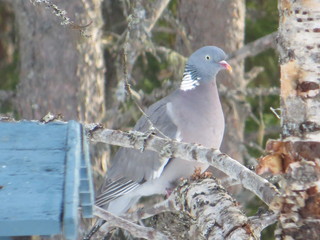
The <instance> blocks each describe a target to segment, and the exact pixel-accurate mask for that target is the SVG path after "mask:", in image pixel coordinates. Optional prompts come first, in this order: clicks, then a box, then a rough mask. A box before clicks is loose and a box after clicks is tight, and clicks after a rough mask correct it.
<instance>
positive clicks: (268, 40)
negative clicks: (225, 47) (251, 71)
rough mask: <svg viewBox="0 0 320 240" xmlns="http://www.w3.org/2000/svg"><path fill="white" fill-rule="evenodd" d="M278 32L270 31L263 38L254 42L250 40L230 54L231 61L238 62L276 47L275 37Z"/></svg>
mask: <svg viewBox="0 0 320 240" xmlns="http://www.w3.org/2000/svg"><path fill="white" fill-rule="evenodd" d="M277 34H278V32H273V33H270V34H268V35H266V36H264V37H262V38H259V39H257V40H255V41H253V42H250V43H248V44H246V45H245V46H243V47H242V48H240V49H239V50H237V51H236V52H234V53H232V54H230V57H229V59H230V62H236V61H239V60H242V59H245V58H247V57H252V56H256V55H258V54H259V53H261V52H263V51H265V50H267V49H269V48H274V47H275V38H276V36H277Z"/></svg>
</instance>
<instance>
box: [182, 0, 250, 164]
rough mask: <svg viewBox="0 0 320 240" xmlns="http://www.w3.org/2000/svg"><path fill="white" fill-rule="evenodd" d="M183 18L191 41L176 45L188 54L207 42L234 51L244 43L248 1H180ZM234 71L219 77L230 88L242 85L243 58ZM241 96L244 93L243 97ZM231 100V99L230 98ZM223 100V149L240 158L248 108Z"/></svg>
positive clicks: (226, 50) (235, 64) (227, 50)
mask: <svg viewBox="0 0 320 240" xmlns="http://www.w3.org/2000/svg"><path fill="white" fill-rule="evenodd" d="M178 11H179V12H178V14H179V18H180V21H181V22H182V23H183V25H184V26H185V28H186V34H187V37H188V39H189V40H190V44H187V43H186V42H183V41H182V39H181V38H178V40H177V44H176V46H177V49H178V50H179V51H180V52H182V53H183V54H184V55H185V56H188V55H190V54H191V53H192V52H193V51H194V50H196V49H197V48H200V47H203V46H205V45H215V46H218V47H221V48H222V49H224V50H225V52H226V53H232V52H234V51H236V50H238V49H239V48H241V47H242V46H243V41H244V18H245V2H244V1H243V0H230V1H212V0H203V1H197V0H191V1H181V2H180V4H179V10H178ZM232 68H233V74H232V75H228V74H227V73H225V74H223V73H222V74H221V75H220V76H219V79H221V78H223V79H222V81H220V82H221V83H222V84H223V85H224V86H226V87H227V88H228V89H238V88H239V89H242V88H243V87H244V86H245V83H244V79H243V71H244V70H243V61H242V60H240V61H237V62H235V63H233V65H232ZM240 98H241V97H240ZM229 100H230V99H229ZM229 100H228V101H223V109H224V113H225V119H226V132H225V137H224V141H223V144H222V147H221V149H222V151H223V152H226V153H228V154H229V155H230V156H232V157H234V158H235V159H239V160H240V161H241V159H242V154H241V146H242V144H243V134H244V125H245V119H246V111H245V109H244V106H243V105H241V103H239V102H235V101H229Z"/></svg>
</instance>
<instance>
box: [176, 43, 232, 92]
mask: <svg viewBox="0 0 320 240" xmlns="http://www.w3.org/2000/svg"><path fill="white" fill-rule="evenodd" d="M226 58H227V55H226V54H225V53H224V51H223V50H222V49H220V48H218V47H215V46H206V47H202V48H200V49H198V50H197V51H195V52H194V53H193V54H192V55H191V56H190V57H189V59H188V61H187V63H186V66H185V70H184V73H183V78H182V82H181V85H180V89H181V90H184V91H187V90H191V89H194V88H196V87H197V86H199V85H200V83H201V82H210V81H213V80H214V79H215V77H216V75H217V73H218V72H219V71H220V70H222V69H226V70H228V71H230V72H231V71H232V68H231V66H230V65H229V64H228V63H227V62H226V61H225V60H226Z"/></svg>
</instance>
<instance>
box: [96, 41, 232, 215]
mask: <svg viewBox="0 0 320 240" xmlns="http://www.w3.org/2000/svg"><path fill="white" fill-rule="evenodd" d="M226 58H227V55H226V54H225V53H224V51H223V50H221V49H220V48H218V47H215V46H206V47H202V48H200V49H198V50H197V51H195V52H194V53H193V54H192V55H191V56H190V58H189V59H188V61H187V63H186V66H185V70H184V73H183V78H182V81H181V85H180V88H179V89H177V90H176V91H174V92H173V93H172V94H170V95H169V96H167V97H165V98H163V99H161V100H160V101H158V102H156V103H154V104H153V105H151V106H150V107H149V109H148V110H147V111H146V114H147V115H148V116H149V119H150V120H151V122H152V124H153V126H150V123H149V121H148V120H147V118H146V117H145V116H142V117H141V118H140V119H139V120H138V122H137V124H136V125H135V127H134V130H136V131H140V132H147V131H148V130H150V128H151V127H154V129H155V132H156V134H157V135H159V136H163V135H165V136H166V137H169V138H172V139H175V140H178V141H183V142H189V143H198V144H202V145H203V146H205V147H208V148H216V149H219V148H220V145H221V142H222V138H223V133H224V127H225V123H224V115H223V112H222V107H221V103H220V99H219V94H218V89H217V84H216V75H217V73H218V72H219V71H220V70H222V69H227V70H229V71H231V70H232V69H231V66H230V65H229V64H228V63H227V62H226V61H225V60H226ZM159 158H160V155H159V154H158V153H156V152H153V151H149V150H146V151H144V152H141V151H139V150H136V149H129V148H120V149H119V151H118V152H117V153H116V154H115V156H114V159H113V160H112V166H111V167H110V169H109V170H108V172H107V176H106V179H105V182H104V184H103V186H102V188H101V193H100V195H99V196H98V197H97V199H96V205H97V206H100V207H104V208H105V209H107V210H108V211H109V212H111V213H114V214H117V215H120V214H122V213H124V212H126V211H127V210H128V209H129V208H130V207H131V206H132V205H133V204H135V203H136V202H137V201H138V200H139V198H140V197H142V196H150V195H153V194H165V193H166V190H168V189H172V188H174V187H175V183H176V182H177V180H178V179H180V178H182V177H190V176H191V175H192V173H193V172H194V170H195V168H199V167H200V168H201V170H202V171H205V170H206V169H207V168H208V165H207V164H204V163H199V162H196V161H195V162H190V161H184V160H183V159H179V158H174V159H166V160H165V161H164V164H162V165H161V163H160V161H159Z"/></svg>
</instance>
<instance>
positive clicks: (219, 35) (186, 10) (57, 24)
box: [0, 0, 280, 239]
mask: <svg viewBox="0 0 320 240" xmlns="http://www.w3.org/2000/svg"><path fill="white" fill-rule="evenodd" d="M35 2H36V1H17V0H15V1H5V0H1V1H0V114H1V115H0V116H1V118H2V119H3V118H5V117H6V116H10V117H13V118H15V119H40V118H41V117H42V116H44V115H46V114H47V112H49V111H50V112H53V113H55V114H62V115H63V116H64V119H65V120H69V119H76V120H79V121H82V122H101V123H103V124H104V125H105V126H106V127H108V128H113V129H123V130H128V129H130V128H131V127H132V125H133V124H134V123H135V122H136V120H137V119H138V118H139V117H140V115H141V112H140V111H139V110H138V108H137V106H136V105H135V104H134V102H137V103H138V104H139V105H140V106H141V107H142V108H146V107H147V106H149V105H150V104H151V103H153V102H155V101H156V100H158V99H159V98H161V97H163V96H166V95H167V94H168V93H169V92H171V91H172V90H173V89H175V88H176V87H177V86H178V85H179V82H180V80H181V76H182V71H183V67H184V61H185V58H184V57H188V56H189V54H190V53H192V52H193V51H194V50H196V49H197V48H199V47H201V46H204V45H217V46H219V47H221V48H223V49H224V50H225V51H226V52H227V53H228V54H229V55H230V63H231V65H232V67H233V68H234V74H233V75H228V74H227V73H223V74H221V75H220V76H219V77H218V78H220V80H219V89H220V92H221V97H222V99H223V107H224V111H225V114H226V120H227V126H226V128H227V132H226V136H225V140H224V144H223V147H222V151H224V152H226V153H228V154H229V155H231V156H232V157H233V158H235V159H237V160H239V161H241V162H243V163H244V164H246V165H247V166H250V167H251V166H252V167H254V165H255V164H256V160H255V159H256V158H259V157H260V156H261V155H263V153H264V146H265V143H266V141H267V140H268V139H269V138H278V136H279V132H280V123H279V119H278V118H277V117H276V114H274V113H273V111H271V108H272V109H277V108H278V107H279V67H278V56H277V53H276V50H275V38H274V37H270V38H268V40H267V42H268V43H267V44H265V45H258V47H256V46H255V45H253V46H251V47H250V48H249V50H248V49H247V50H246V51H247V54H248V57H245V58H244V57H241V56H240V55H239V52H237V50H239V49H242V47H243V46H245V45H246V44H249V43H251V42H254V41H256V40H257V39H260V38H262V37H264V36H266V35H268V34H271V33H274V32H276V31H277V28H278V18H279V16H278V11H277V1H275V0H247V1H244V0H230V1H221V0H215V1H211V0H201V1H196V0H190V1H182V0H181V1H180V0H172V1H170V2H169V3H168V5H167V6H165V8H164V10H163V12H162V11H160V12H161V15H160V17H159V20H158V19H156V20H155V21H154V19H153V17H154V16H156V13H157V11H158V12H159V9H161V7H160V5H156V4H159V3H161V2H166V1H155V0H154V1H152V0H149V1H147V0H143V1H142V0H141V1H129V0H128V1H125V0H123V1H111V0H104V1H102V2H101V3H100V1H95V0H87V1H76V0H73V1H69V0H68V1H59V0H55V1H52V3H54V4H56V5H55V6H58V8H59V9H60V10H66V14H65V15H63V14H61V12H60V14H59V12H58V10H57V9H56V10H57V11H56V12H55V13H52V12H53V11H54V7H53V5H51V6H50V4H49V3H48V1H38V2H39V3H38V4H35ZM32 3H34V4H32ZM100 4H101V5H100ZM155 7H158V9H157V8H155ZM66 17H68V18H70V19H69V22H68V19H66ZM145 19H146V20H147V21H146V22H145V23H141V21H143V20H145ZM70 21H71V23H70ZM86 25H88V26H86ZM141 26H142V27H141ZM128 33H129V35H128ZM273 36H274V35H273ZM261 46H263V47H261ZM124 47H125V49H126V53H127V56H128V61H127V63H126V65H127V66H126V67H127V69H128V80H129V82H130V84H131V88H132V94H131V95H132V96H131V97H129V96H128V95H127V94H126V92H125V87H124V85H125V82H124V73H123V61H122V60H123V49H124ZM239 56H240V57H239ZM246 56H247V55H246ZM133 99H134V101H133ZM99 148H104V151H102V153H101V154H100V155H99V156H98V157H97V158H95V159H96V160H95V161H94V164H93V165H94V170H95V175H96V177H97V178H99V177H100V179H101V176H102V175H103V174H104V171H105V170H106V161H105V160H106V159H108V158H109V154H110V152H111V151H106V150H109V149H106V147H105V146H97V149H99ZM100 152H101V151H100ZM261 205H262V203H260V202H259V200H257V198H255V199H253V200H251V201H250V204H248V211H249V212H251V214H253V213H254V212H256V211H257V209H258V207H259V206H261ZM270 236H271V235H265V236H264V238H265V239H271V237H270Z"/></svg>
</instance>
